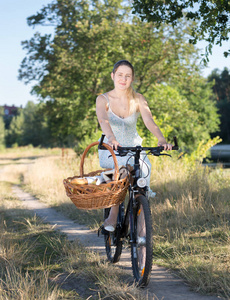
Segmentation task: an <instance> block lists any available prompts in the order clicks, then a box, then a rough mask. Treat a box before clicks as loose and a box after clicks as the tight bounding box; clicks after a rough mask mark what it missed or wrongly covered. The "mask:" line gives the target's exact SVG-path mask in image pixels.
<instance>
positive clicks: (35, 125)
mask: <svg viewBox="0 0 230 300" xmlns="http://www.w3.org/2000/svg"><path fill="white" fill-rule="evenodd" d="M6 142H7V145H8V146H10V145H13V144H17V145H18V146H25V145H29V144H31V145H33V146H35V147H36V146H40V145H42V146H50V145H53V146H54V145H55V144H54V143H53V140H52V137H51V134H50V130H49V126H48V121H47V119H46V117H45V116H44V115H43V114H42V110H41V107H40V106H39V105H36V104H34V103H33V102H32V101H29V102H28V103H27V104H26V107H25V108H24V109H20V113H19V115H18V116H15V117H13V119H12V121H11V123H10V127H9V130H7V135H6Z"/></svg>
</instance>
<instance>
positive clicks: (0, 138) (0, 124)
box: [0, 107, 5, 149]
mask: <svg viewBox="0 0 230 300" xmlns="http://www.w3.org/2000/svg"><path fill="white" fill-rule="evenodd" d="M3 116H4V112H3V107H0V149H1V148H3V147H5V123H4V119H3Z"/></svg>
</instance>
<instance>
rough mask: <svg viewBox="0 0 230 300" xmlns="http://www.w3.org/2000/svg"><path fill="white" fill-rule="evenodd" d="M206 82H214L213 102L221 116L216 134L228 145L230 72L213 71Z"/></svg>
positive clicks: (225, 69)
mask: <svg viewBox="0 0 230 300" xmlns="http://www.w3.org/2000/svg"><path fill="white" fill-rule="evenodd" d="M208 81H210V82H214V85H213V92H214V95H215V96H214V100H215V102H216V106H217V108H218V110H219V113H220V116H221V118H220V121H221V125H220V131H218V132H217V133H218V134H219V135H220V137H221V138H222V140H223V142H224V143H230V119H229V116H230V70H228V69H227V68H224V70H223V71H222V72H221V71H220V70H218V69H215V70H213V71H212V73H211V74H210V75H209V77H208Z"/></svg>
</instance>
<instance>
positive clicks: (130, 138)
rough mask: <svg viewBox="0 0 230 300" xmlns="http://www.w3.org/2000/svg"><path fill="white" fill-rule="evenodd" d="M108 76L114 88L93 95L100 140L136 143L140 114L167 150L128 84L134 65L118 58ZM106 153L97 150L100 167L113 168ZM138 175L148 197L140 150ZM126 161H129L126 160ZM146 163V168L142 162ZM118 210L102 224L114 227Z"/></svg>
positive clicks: (140, 99)
mask: <svg viewBox="0 0 230 300" xmlns="http://www.w3.org/2000/svg"><path fill="white" fill-rule="evenodd" d="M111 78H112V80H113V82H114V89H113V90H111V91H109V92H107V93H105V94H102V95H100V96H98V97H97V100H96V113H97V118H98V121H99V124H100V126H101V129H102V131H103V133H104V134H105V136H106V137H105V139H104V142H105V143H107V144H109V145H110V146H111V147H112V148H113V149H115V150H116V149H117V146H121V147H122V146H124V147H125V146H126V147H128V146H137V145H141V142H142V139H141V137H140V136H139V135H138V133H137V130H136V123H137V118H138V116H139V114H141V116H142V119H143V121H144V124H145V126H146V127H147V128H148V130H149V131H150V132H151V133H152V134H153V135H155V136H156V137H157V139H158V146H163V147H164V149H165V150H171V149H172V145H171V144H168V143H167V142H166V140H165V138H164V136H163V134H162V133H161V131H160V129H159V127H158V126H157V125H156V123H155V122H154V120H153V117H152V114H151V111H150V109H149V106H148V103H147V101H146V99H145V98H144V97H143V95H141V94H139V93H136V92H135V91H134V90H133V88H132V82H133V80H134V68H133V66H132V64H131V63H130V62H129V61H127V60H120V61H118V62H117V63H116V64H115V65H114V68H113V71H112V73H111ZM109 155H110V153H108V151H105V150H99V159H100V165H101V167H102V168H114V165H113V159H112V157H109ZM128 158H129V156H127V157H120V156H118V157H117V160H118V165H119V166H122V165H126V162H127V160H128ZM142 159H143V160H144V161H142V162H141V165H142V176H143V177H146V180H147V183H148V186H149V192H148V196H149V197H154V196H155V193H153V192H152V191H151V189H150V172H151V164H150V161H149V159H148V158H147V157H145V154H144V153H143V154H142ZM129 164H132V161H130V160H129ZM146 164H147V165H148V168H147V166H146ZM117 214H118V206H114V207H112V208H111V210H110V215H109V217H108V219H106V220H105V222H104V228H105V229H106V230H108V231H114V229H115V225H116V220H117Z"/></svg>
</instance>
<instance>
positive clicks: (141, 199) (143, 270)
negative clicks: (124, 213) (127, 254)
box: [131, 195, 153, 287]
mask: <svg viewBox="0 0 230 300" xmlns="http://www.w3.org/2000/svg"><path fill="white" fill-rule="evenodd" d="M136 202H137V207H136V208H135V209H134V210H133V226H132V227H133V232H132V242H131V261H132V269H133V276H134V278H135V281H136V283H137V285H138V286H139V287H145V286H147V285H148V283H149V280H150V275H151V270H152V260H153V237H152V233H153V230H152V218H151V211H150V207H149V203H148V199H147V198H146V197H145V196H144V195H139V196H137V198H136ZM143 236H144V237H145V239H143Z"/></svg>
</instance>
